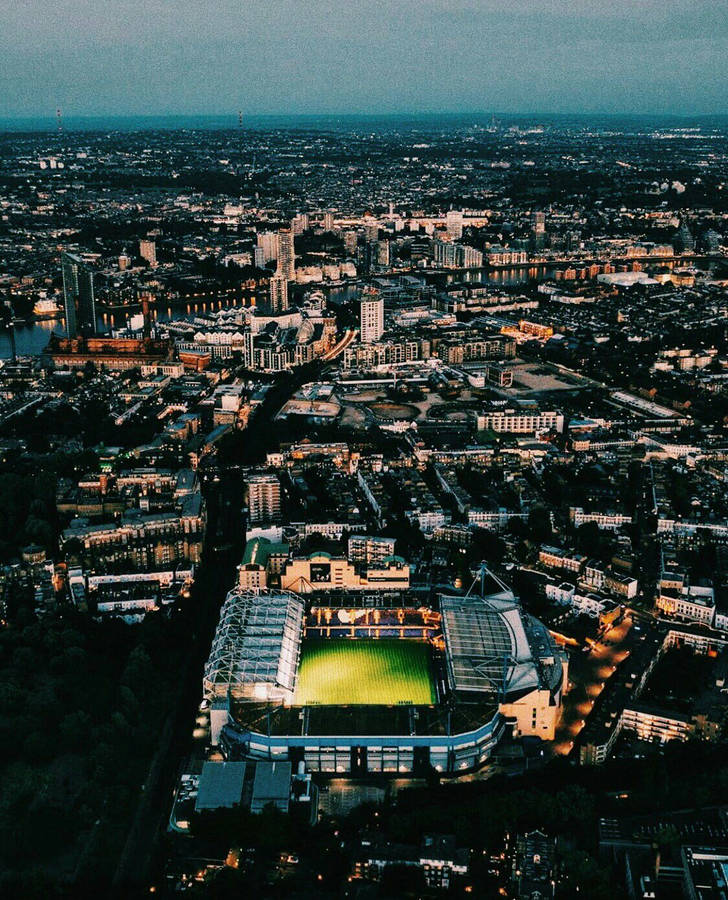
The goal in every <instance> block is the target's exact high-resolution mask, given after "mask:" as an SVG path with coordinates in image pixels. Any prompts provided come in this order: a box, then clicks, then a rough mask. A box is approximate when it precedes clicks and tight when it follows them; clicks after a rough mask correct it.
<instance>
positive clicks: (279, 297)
mask: <svg viewBox="0 0 728 900" xmlns="http://www.w3.org/2000/svg"><path fill="white" fill-rule="evenodd" d="M270 308H271V309H272V310H273V312H276V313H279V312H284V310H286V309H288V280H287V279H286V278H284V277H283V275H274V276H273V277H272V278H271V280H270Z"/></svg>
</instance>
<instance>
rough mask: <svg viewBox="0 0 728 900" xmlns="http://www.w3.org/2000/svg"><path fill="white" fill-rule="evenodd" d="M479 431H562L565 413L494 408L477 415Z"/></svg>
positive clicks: (531, 432) (515, 432)
mask: <svg viewBox="0 0 728 900" xmlns="http://www.w3.org/2000/svg"><path fill="white" fill-rule="evenodd" d="M477 427H478V431H488V430H490V431H495V432H496V433H508V434H538V433H540V432H544V431H551V430H552V429H553V430H554V431H558V432H562V431H563V430H564V415H563V413H558V412H525V411H524V412H522V411H521V410H515V409H504V410H494V411H492V412H486V413H482V414H481V415H479V416H478V417H477Z"/></svg>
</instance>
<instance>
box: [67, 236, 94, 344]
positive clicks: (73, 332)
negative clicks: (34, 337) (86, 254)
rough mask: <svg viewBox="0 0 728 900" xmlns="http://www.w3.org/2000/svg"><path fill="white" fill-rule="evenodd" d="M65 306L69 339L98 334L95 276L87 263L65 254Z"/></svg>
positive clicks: (70, 254) (72, 255)
mask: <svg viewBox="0 0 728 900" xmlns="http://www.w3.org/2000/svg"><path fill="white" fill-rule="evenodd" d="M61 270H62V272H63V305H64V307H65V312H66V334H67V335H68V337H69V338H75V337H78V335H79V334H82V335H84V336H87V335H92V334H95V333H96V298H95V295H94V274H93V272H92V271H91V269H90V268H89V267H88V266H87V265H86V263H85V262H84V261H83V260H82V259H81V258H80V257H79V256H76V255H75V254H73V253H64V254H63V257H62V259H61Z"/></svg>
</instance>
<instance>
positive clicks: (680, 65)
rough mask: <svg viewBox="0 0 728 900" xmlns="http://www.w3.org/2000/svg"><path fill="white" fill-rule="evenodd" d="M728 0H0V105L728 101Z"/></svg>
mask: <svg viewBox="0 0 728 900" xmlns="http://www.w3.org/2000/svg"><path fill="white" fill-rule="evenodd" d="M727 62H728V4H727V3H726V0H693V2H686V0H608V2H599V0H505V2H504V0H336V2H334V0H0V117H25V116H45V115H51V116H52V115H54V113H55V109H56V107H60V108H61V109H62V110H63V113H64V115H66V116H79V115H110V114H115V115H162V114H165V115H168V114H185V113H187V114H194V115H199V114H211V115H213V114H214V115H219V114H224V113H229V112H233V114H234V115H235V114H237V110H238V109H242V110H244V111H245V112H246V113H249V114H265V113H270V114H287V113H290V114H302V113H309V114H319V113H321V114H326V113H335V114H342V113H385V114H386V113H414V112H428V113H433V112H491V111H495V112H499V113H508V112H511V113H533V112H536V113H538V112H541V113H589V112H598V113H653V114H666V113H676V114H681V115H695V114H713V113H728V75H727V74H726V71H727V66H726V63H727Z"/></svg>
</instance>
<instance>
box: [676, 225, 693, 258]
mask: <svg viewBox="0 0 728 900" xmlns="http://www.w3.org/2000/svg"><path fill="white" fill-rule="evenodd" d="M673 247H674V248H675V251H676V252H677V253H692V252H693V250H695V238H694V237H693V233H692V231H691V230H690V228H689V227H688V223H687V222H686V221H685V219H683V221H682V223H681V225H680V228H679V229H678V232H677V234H676V235H675V239H674V240H673Z"/></svg>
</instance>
